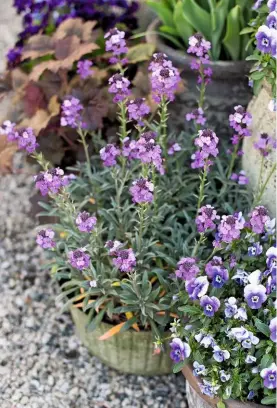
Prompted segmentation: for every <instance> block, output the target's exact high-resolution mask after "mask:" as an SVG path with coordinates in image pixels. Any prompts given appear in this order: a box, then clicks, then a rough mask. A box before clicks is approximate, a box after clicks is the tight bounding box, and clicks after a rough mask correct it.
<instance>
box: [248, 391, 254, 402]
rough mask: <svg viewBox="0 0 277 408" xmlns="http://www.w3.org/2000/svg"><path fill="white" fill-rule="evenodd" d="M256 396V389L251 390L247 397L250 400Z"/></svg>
mask: <svg viewBox="0 0 277 408" xmlns="http://www.w3.org/2000/svg"><path fill="white" fill-rule="evenodd" d="M254 397H255V391H253V390H251V391H249V393H248V395H247V399H248V400H249V401H250V400H252V399H254Z"/></svg>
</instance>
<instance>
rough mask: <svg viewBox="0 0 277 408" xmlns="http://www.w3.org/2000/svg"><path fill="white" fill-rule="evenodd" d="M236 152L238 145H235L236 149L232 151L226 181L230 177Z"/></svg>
mask: <svg viewBox="0 0 277 408" xmlns="http://www.w3.org/2000/svg"><path fill="white" fill-rule="evenodd" d="M238 150H239V143H238V144H237V145H236V147H235V148H234V151H233V153H232V156H231V161H230V165H229V169H228V173H227V179H228V180H229V178H230V177H231V174H232V171H233V168H234V164H235V160H236V157H237V154H238Z"/></svg>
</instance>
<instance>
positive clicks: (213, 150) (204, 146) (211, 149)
mask: <svg viewBox="0 0 277 408" xmlns="http://www.w3.org/2000/svg"><path fill="white" fill-rule="evenodd" d="M218 141H219V139H218V137H217V136H216V134H215V133H214V132H213V131H212V130H210V129H205V130H199V132H198V137H197V138H196V139H195V141H194V144H195V145H196V146H198V147H200V149H201V150H202V152H203V153H204V157H205V158H207V157H209V156H210V155H212V156H213V157H216V156H217V155H218V148H217V145H218Z"/></svg>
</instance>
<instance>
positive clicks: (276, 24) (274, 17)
mask: <svg viewBox="0 0 277 408" xmlns="http://www.w3.org/2000/svg"><path fill="white" fill-rule="evenodd" d="M266 24H267V26H268V27H269V28H272V29H274V30H276V29H277V13H276V11H272V12H271V13H270V14H269V15H268V16H267V19H266Z"/></svg>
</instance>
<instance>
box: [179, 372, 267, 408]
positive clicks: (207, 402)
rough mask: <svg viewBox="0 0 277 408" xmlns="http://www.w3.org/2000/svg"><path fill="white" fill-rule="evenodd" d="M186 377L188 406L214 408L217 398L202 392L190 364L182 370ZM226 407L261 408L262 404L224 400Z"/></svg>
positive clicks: (192, 407) (191, 407)
mask: <svg viewBox="0 0 277 408" xmlns="http://www.w3.org/2000/svg"><path fill="white" fill-rule="evenodd" d="M182 372H183V374H184V376H185V377H186V396H187V401H188V406H189V408H216V404H217V403H218V402H219V400H218V399H217V398H210V397H208V396H207V395H204V394H202V392H201V390H200V388H199V385H198V381H197V379H196V377H195V376H194V375H193V373H192V369H191V367H190V366H185V367H184V368H183V370H182ZM224 403H225V405H226V407H227V408H262V407H264V405H259V404H256V403H254V402H242V401H238V400H231V399H230V400H226V401H224Z"/></svg>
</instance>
